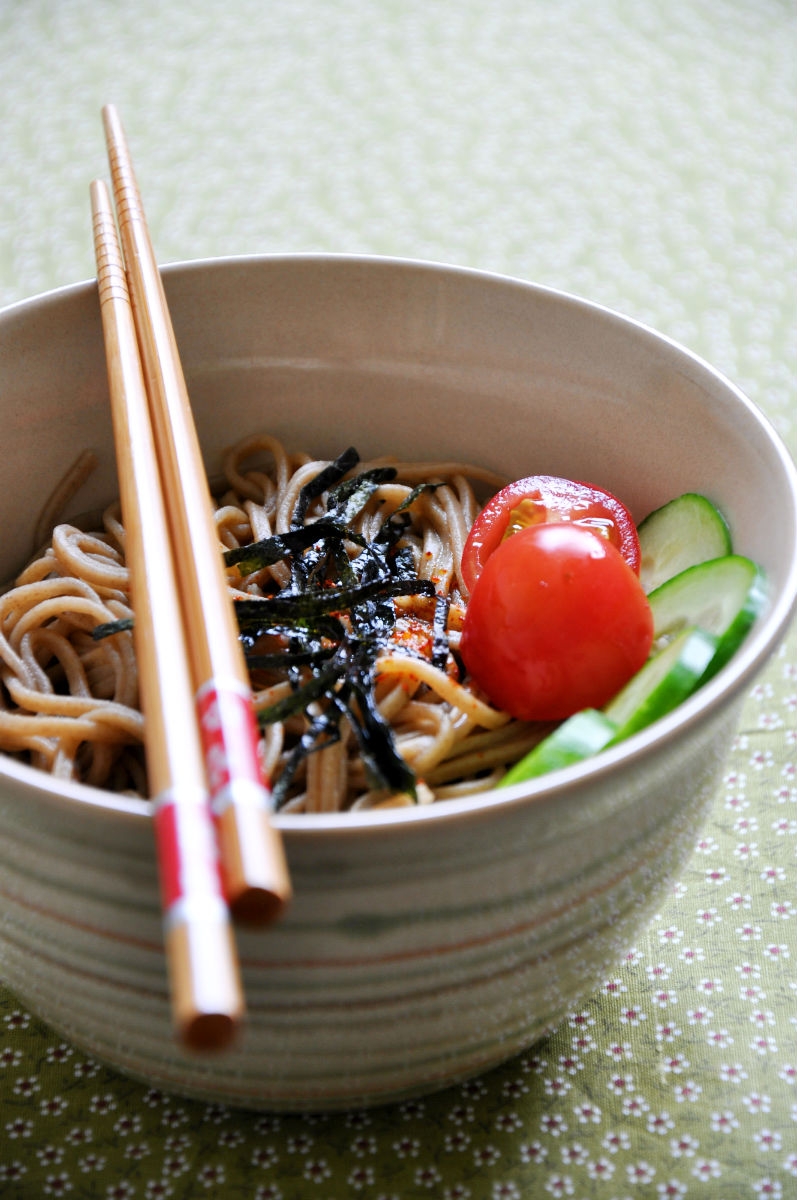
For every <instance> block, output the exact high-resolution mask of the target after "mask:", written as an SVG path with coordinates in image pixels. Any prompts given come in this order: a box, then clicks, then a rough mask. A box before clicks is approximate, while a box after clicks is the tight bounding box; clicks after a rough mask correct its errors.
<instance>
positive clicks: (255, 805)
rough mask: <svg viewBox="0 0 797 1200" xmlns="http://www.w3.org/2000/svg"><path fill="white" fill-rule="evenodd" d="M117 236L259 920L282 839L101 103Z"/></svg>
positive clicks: (206, 512) (128, 178)
mask: <svg viewBox="0 0 797 1200" xmlns="http://www.w3.org/2000/svg"><path fill="white" fill-rule="evenodd" d="M103 123H104V127H105V138H106V143H107V148H108V157H109V162H110V166H111V177H112V188H113V193H114V199H115V201H116V210H117V217H118V222H119V232H120V236H121V241H122V249H123V252H124V257H125V264H126V270H127V280H128V287H129V289H130V295H131V299H132V304H133V315H134V318H135V324H136V331H137V334H138V344H139V353H140V355H141V359H142V362H143V365H144V372H145V378H146V382H147V392H148V396H149V405H150V415H151V420H152V426H153V431H154V434H155V443H156V447H157V451H158V461H159V466H160V474H161V480H162V486H163V488H164V492H165V494H166V495H167V497H168V507H167V512H168V517H169V524H170V530H171V543H172V554H173V557H174V559H175V560H176V563H177V564H178V571H179V575H180V580H181V597H182V602H183V623H184V627H185V629H186V640H187V643H188V651H189V660H190V664H191V673H192V678H193V683H194V691H195V698H196V708H197V713H198V718H199V726H200V733H201V737H202V742H203V746H204V750H205V765H206V769H207V773H208V780H209V785H210V795H211V807H212V809H213V813H214V816H215V819H216V828H217V838H218V842H219V849H220V854H221V862H222V870H223V877H224V885H225V890H226V894H227V901H228V903H229V905H230V907H231V909H232V911H233V914H234V916H235V917H237V918H239V919H241V920H247V921H253V922H263V921H267V920H270V919H272V918H273V917H274V916H276V915H277V914H278V913H279V912H280V910H281V909H282V907H283V906H284V904H285V903H286V902H287V900H288V899H289V897H290V881H289V878H288V871H287V866H286V862H285V856H284V851H283V847H282V843H281V841H280V839H279V837H278V836H277V833H276V831H275V830H274V828H273V826H272V824H271V821H270V812H271V799H270V792H269V790H268V788H267V786H266V785H265V782H264V780H263V778H262V773H261V768H260V764H259V759H258V752H257V730H256V726H255V721H254V716H253V712H252V701H251V692H250V687H249V679H248V675H247V671H246V665H245V662H244V657H243V651H242V650H241V646H240V643H239V640H238V633H237V628H236V622H235V616H234V612H233V606H232V602H231V600H230V596H229V589H228V585H227V580H226V577H225V574H224V567H223V563H222V556H221V553H220V550H219V540H218V536H217V534H216V529H215V525H214V521H213V515H212V505H211V498H210V493H209V490H208V485H207V480H206V475H205V469H204V465H203V462H202V455H201V452H200V448H199V442H198V438H197V434H196V429H195V427H194V422H193V417H192V414H191V406H190V402H189V399H188V392H187V388H186V384H185V378H184V376H183V371H182V367H181V364H180V358H179V354H178V350H177V343H176V340H175V336H174V330H173V327H172V322H171V318H170V316H169V311H168V307H167V303H166V296H165V292H164V289H163V284H162V281H161V276H160V272H159V270H158V264H157V260H156V258H155V254H154V251H153V248H152V243H151V240H150V235H149V230H148V227H147V221H146V218H145V215H144V208H143V204H142V202H141V196H140V194H139V190H138V184H137V181H136V177H135V172H134V170H133V164H132V159H131V156H130V151H129V149H128V145H127V140H126V137H125V133H124V129H123V127H122V123H121V120H120V118H119V114H118V113H117V111H116V109H115V107H114V106H113V105H107V106H106V107H105V108H103Z"/></svg>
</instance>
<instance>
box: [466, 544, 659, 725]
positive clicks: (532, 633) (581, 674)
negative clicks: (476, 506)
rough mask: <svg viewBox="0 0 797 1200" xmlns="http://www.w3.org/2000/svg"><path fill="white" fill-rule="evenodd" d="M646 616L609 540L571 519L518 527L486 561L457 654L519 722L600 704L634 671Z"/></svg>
mask: <svg viewBox="0 0 797 1200" xmlns="http://www.w3.org/2000/svg"><path fill="white" fill-rule="evenodd" d="M652 642H653V617H652V614H651V611H650V605H649V604H648V600H647V596H646V595H645V593H644V591H643V589H642V585H641V584H640V582H639V579H638V577H637V575H636V574H635V572H634V570H633V568H632V567H631V566H629V564H628V563H627V562H626V560H625V558H624V557H623V555H622V554H621V553H620V551H619V550H618V549H617V547H616V546H614V545H613V544H612V543H611V542H609V541H607V540H606V539H605V538H603V537H600V536H599V535H598V534H595V533H591V532H590V531H589V530H588V529H584V528H582V527H580V526H578V525H574V524H571V523H567V524H565V523H561V524H542V525H535V526H530V527H529V528H527V529H522V530H519V531H518V532H517V533H515V534H513V535H512V536H511V537H510V538H508V539H507V540H506V541H504V542H502V543H501V544H500V545H499V546H498V548H497V549H496V550H494V551H493V553H492V554H491V555H490V556H489V558H488V559H487V561H486V562H485V564H484V566H483V568H482V572H481V575H480V576H479V579H478V582H477V584H476V586H475V587H474V589H473V593H472V595H471V598H470V601H469V603H468V607H467V611H466V613H465V622H464V626H463V630H462V640H461V643H460V653H461V655H462V659H463V662H464V663H465V666H466V668H467V670H468V672H469V674H470V676H471V678H472V679H473V680H474V682H475V683H476V684H477V685H478V686H479V687H480V688H481V689H482V690H483V691H484V692H485V693H486V695H487V696H488V697H489V699H490V701H491V702H492V703H493V704H495V705H496V706H498V707H499V708H502V709H504V711H506V712H509V713H511V715H512V716H513V717H517V718H519V719H520V720H524V721H558V720H563V719H564V718H565V717H569V716H571V715H572V714H573V713H574V712H577V711H578V710H579V709H581V708H590V707H592V708H600V707H602V706H603V705H604V704H606V703H607V702H608V701H609V700H610V699H611V698H612V696H614V695H615V694H616V693H617V692H618V691H619V690H620V688H621V687H623V685H624V684H625V683H627V682H628V680H629V679H630V678H631V676H632V675H634V674H635V673H636V671H638V670H639V668H640V667H641V666H642V665H643V664H644V662H645V660H646V659H647V657H648V655H649V653H650V649H651V645H652Z"/></svg>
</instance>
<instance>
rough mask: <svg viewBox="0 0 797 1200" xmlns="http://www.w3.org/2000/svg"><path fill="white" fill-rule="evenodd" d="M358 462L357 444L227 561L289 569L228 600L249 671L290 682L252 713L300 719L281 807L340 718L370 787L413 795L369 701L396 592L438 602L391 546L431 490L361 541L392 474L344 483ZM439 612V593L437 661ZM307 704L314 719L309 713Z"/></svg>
mask: <svg viewBox="0 0 797 1200" xmlns="http://www.w3.org/2000/svg"><path fill="white" fill-rule="evenodd" d="M358 462H359V455H358V454H357V451H356V450H354V448H353V447H350V448H349V449H348V450H346V451H344V453H343V454H341V455H340V456H339V457H338V458H337V459H335V461H334V462H332V463H330V464H329V466H328V467H326V468H325V469H324V470H322V471H321V472H320V473H319V474H318V475H317V476H316V477H315V478H314V479H313V480H311V481H310V483H308V484H307V485H306V486H305V487H304V488H303V489H302V492H301V493H300V496H299V500H298V503H297V508H296V513H295V516H294V519H293V521H292V524H291V529H290V530H289V532H288V533H285V534H279V535H275V536H274V537H270V538H265V539H263V540H262V541H260V542H255V543H253V544H252V545H250V546H243V547H241V548H240V549H236V550H230V551H227V552H226V553H225V556H224V560H225V563H226V565H227V566H232V565H237V566H238V569H239V571H240V572H241V573H242V575H249V574H254V573H256V572H259V571H261V570H263V569H264V568H267V567H269V566H273V565H274V564H275V563H277V562H284V563H286V564H287V565H288V567H289V568H290V582H289V583H288V585H287V586H286V587H284V588H279V587H278V586H277V584H276V583H274V585H273V589H274V590H273V591H272V592H271V593H270V594H267V595H264V596H263V597H262V598H257V599H254V598H253V599H251V600H238V601H237V602H236V605H235V610H236V615H237V618H238V625H239V629H240V636H241V642H242V645H243V648H244V654H245V657H246V659H247V663H248V665H249V667H250V669H251V670H253V671H257V670H275V669H276V670H278V671H279V672H280V674H282V675H283V677H286V678H287V679H288V680H289V681H290V684H291V691H290V693H289V694H288V695H287V696H283V697H282V698H281V699H280V700H278V701H276V702H275V703H274V704H272V705H270V706H269V707H267V708H264V709H262V710H261V711H260V712H258V714H257V715H258V720H259V722H260V724H261V725H268V724H271V723H274V722H277V721H284V720H286V719H288V718H290V717H292V716H295V715H296V714H299V713H304V714H305V715H306V719H307V722H308V725H307V728H306V730H305V731H304V732H303V733H302V734H301V736H300V737H299V739H298V741H297V743H296V745H295V746H294V747H293V749H292V750H291V752H290V754H289V756H288V760H287V762H286V764H285V766H284V768H283V771H282V773H281V775H280V777H279V779H278V780H277V781H276V783H275V785H274V800H275V803H276V804H277V806H278V807H279V806H281V805H282V804H284V802H285V799H286V797H287V793H288V790H289V788H290V786H291V783H292V782H293V780H294V778H295V776H296V772H297V771H298V770H299V768H300V766H301V764H302V763H303V761H304V760H305V759H306V757H307V756H308V755H309V754H312V753H314V752H315V751H317V750H320V749H321V748H322V747H324V746H329V745H331V744H333V743H334V742H335V741H337V740H338V739H339V738H340V736H341V728H340V723H341V720H342V719H343V717H344V716H345V717H347V718H348V720H349V722H350V723H351V726H352V728H353V730H354V734H355V736H356V738H357V741H358V744H359V749H360V753H361V755H362V759H363V763H364V765H365V768H366V773H367V775H368V777H369V780H370V782H371V783H372V785H373V786H376V787H382V788H386V789H388V790H389V791H392V792H407V793H409V794H410V795H412V796H413V797H415V795H416V780H415V776H414V773H413V772H412V770H411V769H410V767H409V766H408V765H407V763H406V762H405V761H404V759H403V758H402V757H401V755H400V754H399V752H398V749H397V748H396V745H395V741H394V738H393V732H392V730H391V728H390V725H389V724H388V723H387V722H386V721H385V720H384V718H383V717H382V716H381V715H380V713H379V710H378V708H377V706H376V701H375V698H374V683H375V664H376V659H377V657H378V655H379V653H380V651H381V650H382V649H383V648H384V646H385V645H386V644H387V642H388V641H389V639H390V637H391V634H392V632H393V629H394V627H395V623H396V613H395V608H394V604H393V600H394V598H395V597H398V596H426V597H433V598H434V597H435V588H434V584H433V583H432V582H431V581H429V580H421V579H418V577H417V575H416V572H415V562H414V557H413V555H412V552H411V550H409V548H407V547H401V546H400V545H399V543H400V541H401V538H402V536H403V534H404V533H405V532H406V530H407V529H408V527H409V525H410V524H411V519H412V518H411V516H410V514H409V512H408V509H409V508H410V506H411V505H412V503H413V501H414V500H416V499H417V497H418V496H419V495H420V494H421V493H422V492H423V491H424V490H426V489H428V488H433V487H434V486H436V485H429V484H421V485H420V486H419V487H417V488H415V489H413V491H412V492H411V493H410V494H409V495H408V496H407V498H406V500H405V501H404V503H403V504H402V505H400V507H399V508H398V509H397V510H396V511H395V512H393V513H391V514H390V515H389V516H388V517H386V518H385V519H384V520H383V522H382V524H381V525H380V528H379V530H378V533H377V535H376V537H375V538H374V539H373V540H372V541H371V542H366V540H365V539H364V538H363V537H361V536H360V535H359V534H357V533H355V532H354V530H353V529H352V527H351V522H352V521H354V520H355V518H356V517H357V516H358V515H359V514H360V513H361V512H362V510H363V509H364V508H365V506H366V504H367V503H368V501H369V500H370V499H371V497H372V496H373V494H374V492H375V491H376V489H377V488H378V487H379V486H380V484H382V483H385V482H389V481H390V480H391V479H394V478H395V475H396V472H395V470H394V469H393V468H392V467H379V468H374V469H372V470H369V471H363V472H361V473H360V474H358V475H353V476H350V477H349V478H346V476H347V475H349V473H350V472H351V471H352V470H353V468H354V467H355V466H356V465H357V463H358ZM325 494H326V504H325V511H324V513H323V515H320V516H318V517H317V518H316V519H315V520H313V519H310V520H308V519H307V515H308V513H309V512H310V511H311V509H312V506H313V505H314V504H315V503H316V502H317V501H318V500H319V499H321V497H323V496H324V495H325ZM351 546H354V547H356V548H357V551H358V552H357V553H356V554H354V555H353V556H350V554H349V552H348V549H347V547H351ZM447 618H448V601H447V599H446V598H444V597H436V598H435V615H434V624H433V638H432V645H433V650H432V659H433V661H434V662H435V663H437V664H438V665H441V666H445V663H446V660H447V657H448V652H449V649H448V638H447V634H446V623H447ZM310 705H312V710H311V714H312V715H311V714H308V713H307V709H308V706H310Z"/></svg>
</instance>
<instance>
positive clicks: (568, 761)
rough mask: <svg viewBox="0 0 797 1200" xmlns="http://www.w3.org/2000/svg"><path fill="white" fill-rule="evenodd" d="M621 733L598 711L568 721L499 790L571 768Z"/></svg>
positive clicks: (509, 774)
mask: <svg viewBox="0 0 797 1200" xmlns="http://www.w3.org/2000/svg"><path fill="white" fill-rule="evenodd" d="M616 733H617V726H616V725H615V724H614V722H613V721H610V720H609V718H608V717H607V716H606V715H605V714H604V713H602V712H600V711H599V710H598V709H597V708H585V709H582V710H581V712H577V713H574V714H573V716H572V717H568V718H567V720H566V721H563V722H562V724H561V725H559V726H558V728H556V729H554V731H553V733H551V734H549V735H548V737H547V738H545V740H544V741H542V742H540V743H539V744H538V745H537V746H535V747H534V749H533V750H530V751H529V753H528V754H527V755H526V756H525V757H524V758H521V760H520V762H517V763H515V765H514V766H513V767H510V769H509V770H508V771H507V773H506V775H505V776H504V777H503V779H502V780H501V781H500V783H499V784H498V787H507V786H509V785H510V784H512V783H525V781H526V780H527V779H536V777H537V776H538V775H547V774H548V772H549V771H557V770H559V768H560V767H569V766H571V765H572V764H573V763H577V762H581V761H582V760H583V759H585V758H590V757H591V756H592V755H593V754H597V753H598V751H599V750H602V749H603V748H604V746H608V744H609V742H610V741H611V740H612V738H613V737H614V736H615V734H616Z"/></svg>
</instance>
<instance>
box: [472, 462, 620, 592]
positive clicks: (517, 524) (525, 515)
mask: <svg viewBox="0 0 797 1200" xmlns="http://www.w3.org/2000/svg"><path fill="white" fill-rule="evenodd" d="M560 521H572V522H573V524H575V525H583V526H584V527H585V528H587V529H592V530H594V531H595V532H596V533H600V534H602V535H603V537H605V538H607V539H608V541H610V542H612V543H613V545H615V546H616V547H617V549H618V550H620V551H621V553H622V554H623V557H624V558H625V559H626V560H627V561H628V563H630V565H631V566H632V567H633V569H634V570H635V571H636V572H637V574H639V561H640V553H639V538H638V537H637V531H636V525H635V524H634V521H633V518H632V517H631V514H630V513H629V511H628V509H627V508H626V507H625V505H624V504H623V503H622V502H621V501H620V500H618V499H617V497H616V496H613V495H612V494H611V492H607V491H605V490H604V489H603V488H599V487H596V486H595V485H594V484H592V483H579V482H577V481H576V480H573V479H560V478H559V477H558V476H557V475H530V476H529V477H528V478H527V479H518V480H516V481H515V482H514V483H510V484H508V485H507V486H506V487H505V488H502V489H501V491H500V492H497V493H496V494H495V496H493V498H492V500H489V501H488V502H487V504H486V505H485V506H484V508H483V509H482V511H481V513H480V514H479V516H478V517H477V518H476V520H475V521H474V523H473V528H472V529H471V531H470V535H469V537H468V540H467V542H466V543H465V548H464V550H463V553H462V576H463V579H464V580H465V584H466V586H467V588H468V590H469V591H472V590H473V585H474V584H475V582H476V580H477V579H478V578H479V575H480V574H481V572H482V569H483V567H484V564H485V563H486V562H487V559H488V558H489V557H490V555H491V554H492V553H493V551H494V550H495V549H496V547H497V546H499V545H500V544H501V542H502V541H503V540H504V538H505V537H510V536H512V535H513V534H514V533H516V532H517V531H518V530H519V529H524V528H526V527H527V526H532V525H542V524H544V523H546V522H547V523H551V522H560Z"/></svg>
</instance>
